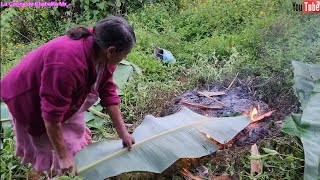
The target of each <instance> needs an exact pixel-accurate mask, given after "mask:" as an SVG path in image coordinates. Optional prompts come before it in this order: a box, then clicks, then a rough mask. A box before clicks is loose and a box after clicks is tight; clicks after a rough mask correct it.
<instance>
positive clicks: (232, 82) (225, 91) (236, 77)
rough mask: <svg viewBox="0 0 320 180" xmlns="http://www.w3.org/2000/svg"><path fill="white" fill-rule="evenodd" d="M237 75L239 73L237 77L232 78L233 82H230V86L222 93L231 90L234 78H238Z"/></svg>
mask: <svg viewBox="0 0 320 180" xmlns="http://www.w3.org/2000/svg"><path fill="white" fill-rule="evenodd" d="M238 75H239V73H238V72H237V75H236V76H235V77H234V78H233V80H232V81H231V83H230V85H229V86H228V88H227V89H226V90H225V91H224V92H226V91H228V90H229V89H230V88H231V86H232V85H233V83H234V81H235V80H236V78H237V77H238Z"/></svg>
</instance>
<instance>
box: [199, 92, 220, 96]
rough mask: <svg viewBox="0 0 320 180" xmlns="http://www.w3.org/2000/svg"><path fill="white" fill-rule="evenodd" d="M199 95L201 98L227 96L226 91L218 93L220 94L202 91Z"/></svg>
mask: <svg viewBox="0 0 320 180" xmlns="http://www.w3.org/2000/svg"><path fill="white" fill-rule="evenodd" d="M198 94H199V95H200V96H209V97H211V96H221V95H225V94H226V93H225V92H224V91H218V92H201V91H198Z"/></svg>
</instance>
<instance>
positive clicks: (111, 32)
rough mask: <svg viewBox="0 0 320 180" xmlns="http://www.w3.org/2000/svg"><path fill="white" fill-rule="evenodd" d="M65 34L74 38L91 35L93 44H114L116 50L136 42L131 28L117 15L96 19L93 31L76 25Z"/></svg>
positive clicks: (107, 45)
mask: <svg viewBox="0 0 320 180" xmlns="http://www.w3.org/2000/svg"><path fill="white" fill-rule="evenodd" d="M67 35H68V36H69V37H70V38H71V39H74V40H78V39H81V38H86V37H88V36H91V35H93V37H94V42H95V44H97V45H98V46H99V47H100V48H108V47H110V46H115V47H116V50H117V51H123V50H125V49H128V48H130V47H132V46H133V45H134V44H135V42H136V37H135V34H134V31H133V28H132V27H131V26H130V25H129V24H128V22H127V21H126V20H125V19H124V18H122V17H118V16H111V17H107V18H105V19H102V20H100V21H98V22H97V24H96V25H95V27H93V33H91V32H90V31H89V30H88V29H87V28H84V27H78V28H73V29H70V30H69V31H68V32H67Z"/></svg>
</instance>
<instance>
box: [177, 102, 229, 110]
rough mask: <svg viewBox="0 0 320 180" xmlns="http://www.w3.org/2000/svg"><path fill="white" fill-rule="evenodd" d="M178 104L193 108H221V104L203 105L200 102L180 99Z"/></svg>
mask: <svg viewBox="0 0 320 180" xmlns="http://www.w3.org/2000/svg"><path fill="white" fill-rule="evenodd" d="M180 104H181V105H183V106H189V107H194V108H200V109H222V108H223V107H222V106H218V105H216V106H204V105H201V104H195V103H188V102H185V101H180Z"/></svg>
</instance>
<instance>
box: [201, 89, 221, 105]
mask: <svg viewBox="0 0 320 180" xmlns="http://www.w3.org/2000/svg"><path fill="white" fill-rule="evenodd" d="M198 94H200V95H202V96H204V97H206V98H209V99H211V100H213V101H215V102H217V103H219V104H220V105H222V106H225V105H224V104H223V103H222V102H220V101H218V100H216V99H215V98H212V97H210V96H208V95H206V94H203V93H201V92H198Z"/></svg>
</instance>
